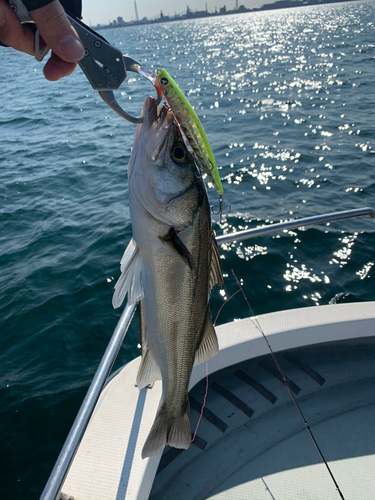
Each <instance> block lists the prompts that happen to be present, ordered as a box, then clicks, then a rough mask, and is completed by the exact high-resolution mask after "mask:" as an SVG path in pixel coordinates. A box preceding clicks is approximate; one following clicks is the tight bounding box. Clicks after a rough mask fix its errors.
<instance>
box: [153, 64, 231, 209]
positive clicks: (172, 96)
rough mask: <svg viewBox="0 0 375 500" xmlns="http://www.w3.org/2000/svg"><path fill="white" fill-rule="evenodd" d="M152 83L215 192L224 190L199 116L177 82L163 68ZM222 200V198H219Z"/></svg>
mask: <svg viewBox="0 0 375 500" xmlns="http://www.w3.org/2000/svg"><path fill="white" fill-rule="evenodd" d="M154 85H155V86H156V87H157V89H158V90H161V91H162V92H163V94H164V96H165V98H166V100H167V102H168V104H169V106H170V108H171V110H172V112H173V114H174V116H175V118H176V120H177V122H178V123H179V125H180V127H181V129H182V131H183V132H184V134H185V137H186V139H187V141H188V143H189V144H190V146H191V148H192V149H193V151H194V153H195V155H196V157H197V159H198V162H199V163H200V166H201V167H202V169H203V171H204V172H205V173H206V174H207V175H208V178H209V179H210V181H211V182H212V184H213V186H214V188H215V189H216V191H217V193H218V194H219V195H220V196H221V195H222V194H223V192H224V190H223V186H222V185H221V180H220V176H219V172H218V170H217V166H216V162H215V158H214V155H213V153H212V150H211V147H210V144H209V142H208V139H207V136H206V134H205V131H204V130H203V127H202V124H201V122H200V121H199V118H198V116H197V114H196V112H195V111H194V109H193V108H192V106H191V104H190V103H189V101H188V100H187V98H186V97H185V96H184V94H183V93H182V91H181V89H180V88H179V87H178V85H177V83H176V82H175V81H174V80H173V78H172V77H171V76H170V75H169V74H168V72H167V71H166V70H165V69H157V70H156V81H155V83H154ZM221 200H222V199H221Z"/></svg>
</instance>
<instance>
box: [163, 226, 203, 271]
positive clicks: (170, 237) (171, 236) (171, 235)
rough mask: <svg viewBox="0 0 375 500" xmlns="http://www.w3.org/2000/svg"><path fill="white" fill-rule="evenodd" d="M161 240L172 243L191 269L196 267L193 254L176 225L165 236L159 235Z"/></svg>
mask: <svg viewBox="0 0 375 500" xmlns="http://www.w3.org/2000/svg"><path fill="white" fill-rule="evenodd" d="M159 240H161V241H164V242H165V243H168V244H169V245H171V246H172V247H173V248H174V249H175V250H176V252H177V253H179V254H180V255H181V257H182V258H183V259H184V261H185V262H186V263H187V265H188V266H189V267H190V269H195V262H194V259H193V256H192V255H191V253H190V252H189V250H188V249H187V248H186V246H185V245H184V243H183V242H182V241H181V239H180V238H179V237H178V235H177V232H176V230H175V228H174V227H171V228H170V229H169V231H168V233H167V234H166V235H165V236H159Z"/></svg>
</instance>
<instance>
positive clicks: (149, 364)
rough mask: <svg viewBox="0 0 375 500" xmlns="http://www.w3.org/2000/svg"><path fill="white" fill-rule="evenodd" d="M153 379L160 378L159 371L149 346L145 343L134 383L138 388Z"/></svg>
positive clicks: (151, 381) (146, 384)
mask: <svg viewBox="0 0 375 500" xmlns="http://www.w3.org/2000/svg"><path fill="white" fill-rule="evenodd" d="M155 380H161V373H160V369H159V367H158V365H157V364H156V361H155V359H154V357H153V356H152V353H151V351H150V346H149V345H148V344H147V343H146V346H145V350H144V351H143V354H142V360H141V364H140V367H139V370H138V374H137V381H136V384H137V386H138V389H142V388H143V387H146V386H148V385H149V384H152V383H153V382H155Z"/></svg>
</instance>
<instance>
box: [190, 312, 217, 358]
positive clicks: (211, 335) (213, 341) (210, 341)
mask: <svg viewBox="0 0 375 500" xmlns="http://www.w3.org/2000/svg"><path fill="white" fill-rule="evenodd" d="M218 352H219V342H218V340H217V336H216V332H215V328H214V325H213V324H212V319H211V315H210V311H207V318H206V326H205V330H204V333H203V337H202V340H201V343H200V344H199V347H198V349H197V350H196V352H195V359H194V365H195V366H196V365H200V364H201V363H204V362H205V361H208V360H209V359H211V358H213V357H214V356H215V355H216V354H217V353H218Z"/></svg>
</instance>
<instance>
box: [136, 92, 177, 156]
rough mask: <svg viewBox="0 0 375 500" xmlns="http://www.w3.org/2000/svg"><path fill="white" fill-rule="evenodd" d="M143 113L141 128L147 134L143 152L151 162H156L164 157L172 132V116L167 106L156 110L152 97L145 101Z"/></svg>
mask: <svg viewBox="0 0 375 500" xmlns="http://www.w3.org/2000/svg"><path fill="white" fill-rule="evenodd" d="M143 112H144V115H143V116H144V123H143V127H144V129H145V131H146V133H147V132H148V133H147V137H148V140H147V143H146V145H145V150H146V153H147V155H148V156H149V157H150V158H151V160H152V161H153V162H156V161H158V160H160V159H163V158H164V156H165V153H166V149H167V145H168V143H169V140H168V139H169V137H170V134H171V133H173V132H174V127H173V123H174V116H173V113H172V111H171V110H170V108H169V107H168V105H167V104H164V105H163V106H161V107H160V108H158V107H157V104H156V100H155V99H154V98H153V97H149V98H148V99H146V102H145V104H144V107H143Z"/></svg>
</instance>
